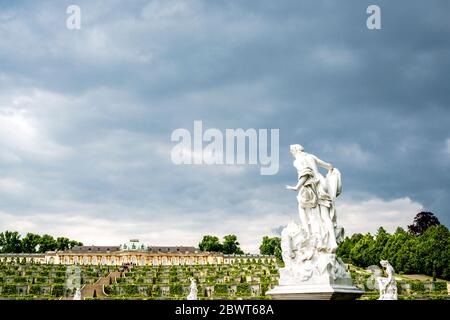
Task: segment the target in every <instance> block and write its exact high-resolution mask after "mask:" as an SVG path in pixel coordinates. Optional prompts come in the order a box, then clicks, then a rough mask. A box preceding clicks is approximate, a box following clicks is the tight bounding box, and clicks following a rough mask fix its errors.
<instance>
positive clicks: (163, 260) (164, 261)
mask: <svg viewBox="0 0 450 320" xmlns="http://www.w3.org/2000/svg"><path fill="white" fill-rule="evenodd" d="M162 264H163V266H165V265H167V258H162Z"/></svg>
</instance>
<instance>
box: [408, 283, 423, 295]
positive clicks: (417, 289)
mask: <svg viewBox="0 0 450 320" xmlns="http://www.w3.org/2000/svg"><path fill="white" fill-rule="evenodd" d="M409 284H410V286H411V287H410V288H411V292H413V293H423V292H425V291H426V290H425V285H424V284H423V282H421V281H411V282H410V283H409Z"/></svg>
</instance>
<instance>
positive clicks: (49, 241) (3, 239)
mask: <svg viewBox="0 0 450 320" xmlns="http://www.w3.org/2000/svg"><path fill="white" fill-rule="evenodd" d="M76 245H83V244H82V243H81V242H79V241H75V240H70V239H68V238H65V237H59V238H56V239H55V238H53V237H52V236H51V235H48V234H44V235H42V236H41V235H38V234H34V233H27V234H26V235H25V237H23V238H22V239H21V235H20V234H19V233H18V232H17V231H5V232H2V233H0V253H43V252H46V251H55V250H60V251H63V250H68V249H70V248H72V247H74V246H76Z"/></svg>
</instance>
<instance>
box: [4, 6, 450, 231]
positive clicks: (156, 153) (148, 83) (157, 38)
mask: <svg viewBox="0 0 450 320" xmlns="http://www.w3.org/2000/svg"><path fill="white" fill-rule="evenodd" d="M69 4H72V3H71V2H67V1H61V2H45V3H36V2H29V1H22V2H14V3H11V2H2V3H1V5H0V9H1V15H0V35H1V38H2V41H1V42H0V85H1V88H2V89H0V96H1V97H0V98H1V99H2V100H1V101H0V106H1V107H2V108H3V106H5V107H10V105H11V101H12V100H14V99H16V100H18V101H19V102H17V106H19V107H20V108H23V109H24V110H26V111H27V112H26V113H25V115H23V117H25V118H20V117H22V116H19V115H18V116H17V117H18V118H17V119H19V120H20V119H22V120H23V119H25V120H26V121H28V120H30V119H31V120H35V121H36V123H35V122H34V121H31V120H30V122H26V124H27V125H30V126H31V128H33V130H34V131H31V132H32V133H33V134H34V133H35V132H37V133H39V134H37V133H36V135H32V136H30V137H33V139H34V138H35V139H36V141H38V142H39V141H44V142H45V143H44V142H42V144H41V146H40V149H39V150H47V151H48V152H47V153H45V154H43V153H42V152H41V153H39V152H37V151H36V150H35V149H33V148H32V147H31V146H29V145H28V144H26V143H25V142H24V141H23V140H24V139H22V140H21V139H18V140H17V141H16V140H14V141H15V143H16V145H13V144H8V143H9V142H8V143H7V142H4V143H3V144H2V145H4V148H3V149H4V150H6V151H5V152H4V154H3V156H2V157H0V160H2V161H3V162H4V165H3V166H2V168H1V169H0V172H1V174H2V175H3V176H4V177H8V179H13V180H14V179H19V180H21V181H23V183H24V185H25V187H22V189H20V188H19V187H17V188H18V190H19V191H20V190H22V191H23V193H22V194H23V195H22V196H21V195H20V192H19V194H18V195H17V194H16V195H8V194H6V195H1V196H0V198H1V199H2V202H1V203H2V209H1V210H3V211H7V212H13V213H15V214H18V215H19V214H24V213H28V214H32V213H33V212H58V210H62V207H61V206H62V205H60V203H65V204H67V202H66V201H70V202H71V203H72V202H76V203H81V204H86V203H88V204H89V203H94V204H98V203H101V204H104V205H105V206H108V205H111V206H112V207H111V211H110V212H103V213H102V214H104V215H106V216H107V217H118V216H119V217H120V216H123V215H126V216H129V217H130V219H138V220H139V219H142V218H143V217H145V216H148V217H153V218H156V217H157V216H158V214H161V211H164V212H167V214H172V217H173V219H176V218H177V217H183V216H186V217H194V216H195V214H201V213H205V214H206V213H209V212H213V213H212V215H214V214H216V215H217V216H218V217H222V216H230V217H243V216H244V217H253V216H257V213H258V210H261V212H269V211H270V210H272V211H270V212H276V211H278V213H282V214H290V213H292V212H293V211H294V210H295V201H294V198H293V196H292V194H290V193H288V194H286V193H284V192H283V191H282V186H283V185H284V184H286V183H291V182H292V180H293V177H295V173H294V171H293V168H292V165H291V159H290V156H289V154H288V146H289V144H291V143H301V144H303V145H304V146H305V147H306V149H307V151H308V150H309V151H311V152H312V153H315V154H317V155H318V156H320V157H322V158H323V159H324V160H327V161H330V162H332V163H333V164H334V165H335V166H336V167H338V168H340V169H341V171H342V172H343V174H344V179H345V180H344V183H345V185H344V187H345V192H346V193H347V194H353V195H359V196H361V197H362V198H361V199H362V200H364V199H370V198H373V197H376V198H381V199H383V200H384V201H391V200H392V201H393V200H395V199H399V198H405V197H408V198H410V199H412V201H415V202H416V203H420V204H422V205H423V206H424V207H425V208H426V209H428V210H431V211H433V212H435V213H436V214H437V215H438V217H439V219H440V220H441V221H442V222H445V223H446V224H449V223H450V213H449V209H450V203H449V200H448V190H450V173H449V167H450V166H449V163H450V147H449V139H450V133H449V131H448V126H449V122H450V120H449V119H450V106H449V101H450V91H449V90H448V83H450V81H449V80H450V79H449V72H448V71H449V70H450V58H449V57H450V39H449V32H450V22H449V21H450V20H449V19H448V17H447V16H446V13H448V12H449V9H450V4H449V3H448V1H431V2H425V1H396V2H392V1H356V0H354V1H345V2H344V1H339V2H337V1H277V2H275V1H258V2H254V1H153V2H151V1H132V2H121V1H108V2H93V1H79V2H78V4H79V5H80V7H81V9H82V29H81V30H79V31H69V30H67V29H66V28H65V19H66V16H67V15H66V14H65V9H66V7H67V5H69ZM369 4H378V5H380V7H381V10H382V30H379V31H369V30H368V29H367V28H366V18H367V14H366V8H367V6H368V5H369ZM22 96H26V97H29V99H30V101H29V102H23V101H22V100H23V99H22V100H21V99H18V98H17V97H22ZM26 101H28V100H26ZM17 106H16V107H17ZM5 114H6V113H5ZM28 116H29V117H30V118H29V119H28V118H27V117H28ZM5 117H7V116H5ZM1 119H2V118H0V120H1ZM5 119H9V118H5ZM14 119H16V118H14ZM17 119H16V120H17ZM27 119H28V120H27ZM19 120H17V121H19ZM25 120H24V121H25ZM194 120H203V121H204V125H205V127H215V128H219V129H225V128H280V139H281V146H280V152H281V158H280V161H281V167H280V172H279V174H278V175H276V176H259V174H258V172H259V171H258V170H257V169H256V168H235V169H233V168H220V167H208V168H205V167H183V166H182V167H176V166H174V165H173V164H172V163H171V162H170V147H171V145H172V144H171V142H170V140H169V138H170V134H171V132H172V131H173V130H174V129H176V128H178V127H185V128H188V129H190V130H192V125H193V121H194ZM5 121H9V120H5ZM24 132H30V131H29V130H28V131H24ZM5 139H6V138H5ZM5 141H6V140H5ZM1 142H2V140H0V143H1ZM36 143H37V142H36ZM36 143H35V144H36ZM39 143H41V142H39ZM17 145H19V146H20V148H19V147H17ZM5 159H6V160H5ZM8 181H9V182H8ZM7 182H8V183H10V182H11V181H10V180H7ZM5 185H9V184H6V182H5ZM0 186H1V184H0ZM38 186H39V187H38ZM274 190H277V191H274ZM266 193H269V194H272V195H273V198H271V199H269V200H270V201H271V202H272V203H273V205H274V207H270V206H269V205H268V204H267V203H264V204H261V203H252V202H251V201H252V200H255V201H256V200H258V198H259V199H260V200H261V199H262V198H264V200H267V195H266ZM25 197H26V198H30V197H32V198H33V201H26V202H24V201H23V200H24V198H25ZM56 199H57V200H59V201H60V202H55V201H53V202H52V200H56ZM55 203H56V204H55ZM284 203H289V205H284ZM114 206H119V207H120V208H125V209H123V210H125V211H126V212H122V211H121V210H119V209H117V208H116V207H114ZM269 207H270V208H269ZM266 209H267V211H265V210H266ZM418 209H419V208H418ZM80 210H81V211H82V209H80ZM87 211H89V210H87ZM94 211H95V210H94ZM89 212H90V211H89ZM414 213H415V212H413V213H411V215H412V216H413V215H414ZM148 219H150V218H148ZM278 224H279V222H278ZM271 228H273V226H268V227H267V230H268V231H267V232H270V230H271Z"/></svg>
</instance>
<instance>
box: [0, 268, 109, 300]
mask: <svg viewBox="0 0 450 320" xmlns="http://www.w3.org/2000/svg"><path fill="white" fill-rule="evenodd" d="M114 270H115V267H112V266H110V267H108V266H102V267H99V266H77V268H73V267H69V266H64V265H50V264H20V263H9V262H8V263H6V262H2V263H0V298H1V299H60V298H61V297H63V296H71V295H73V293H74V292H75V290H76V287H80V286H84V285H86V284H93V283H95V282H96V281H97V280H98V279H99V278H100V277H104V276H107V275H108V274H109V273H111V272H112V271H114Z"/></svg>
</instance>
